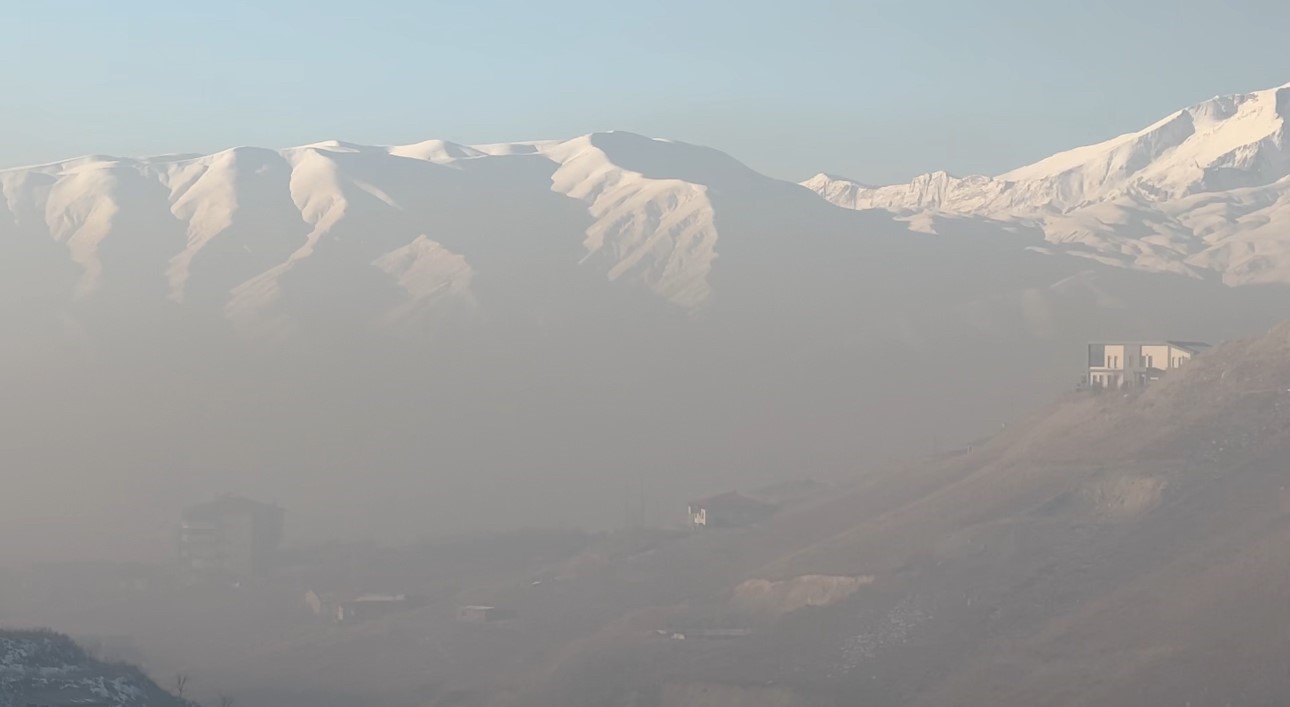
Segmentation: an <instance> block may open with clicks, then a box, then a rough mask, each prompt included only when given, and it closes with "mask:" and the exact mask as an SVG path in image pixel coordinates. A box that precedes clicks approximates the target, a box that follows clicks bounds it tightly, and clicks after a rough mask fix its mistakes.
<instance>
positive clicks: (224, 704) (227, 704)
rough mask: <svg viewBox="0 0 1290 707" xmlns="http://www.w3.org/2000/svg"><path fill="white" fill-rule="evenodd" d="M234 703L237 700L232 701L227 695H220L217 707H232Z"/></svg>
mask: <svg viewBox="0 0 1290 707" xmlns="http://www.w3.org/2000/svg"><path fill="white" fill-rule="evenodd" d="M236 701H237V700H234V699H233V698H232V697H229V696H228V695H220V696H219V707H233V703H234V702H236Z"/></svg>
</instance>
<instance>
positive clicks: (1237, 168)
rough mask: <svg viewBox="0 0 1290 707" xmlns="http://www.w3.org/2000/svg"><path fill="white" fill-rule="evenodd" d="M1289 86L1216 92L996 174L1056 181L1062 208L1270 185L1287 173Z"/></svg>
mask: <svg viewBox="0 0 1290 707" xmlns="http://www.w3.org/2000/svg"><path fill="white" fill-rule="evenodd" d="M1287 115H1290V87H1286V86H1283V87H1280V88H1273V89H1268V90H1265V91H1257V92H1254V93H1247V94H1237V95H1230V96H1218V97H1215V98H1211V99H1210V100H1208V101H1204V102H1202V103H1198V104H1196V105H1194V106H1191V107H1189V108H1186V109H1183V110H1180V111H1178V112H1176V113H1173V114H1171V115H1169V116H1168V117H1166V118H1163V119H1161V120H1159V121H1157V122H1156V123H1154V124H1152V125H1151V126H1149V127H1147V128H1145V129H1143V130H1140V131H1138V132H1134V133H1128V134H1125V135H1121V136H1119V137H1116V138H1112V139H1111V140H1107V141H1106V142H1102V143H1098V144H1095V145H1087V146H1084V147H1079V148H1076V149H1074V150H1069V151H1066V152H1062V153H1058V154H1056V155H1053V156H1052V157H1049V158H1047V159H1044V160H1040V161H1039V162H1036V163H1034V164H1031V165H1027V166H1025V167H1020V168H1018V169H1015V170H1012V171H1010V172H1007V173H1005V174H1002V175H1000V176H999V177H998V179H999V180H1001V181H1006V182H1038V181H1047V182H1050V183H1054V186H1055V187H1056V189H1055V190H1054V192H1053V194H1052V196H1053V203H1054V205H1056V206H1059V207H1070V206H1078V205H1080V204H1083V203H1086V202H1089V201H1095V200H1099V199H1104V198H1107V197H1111V196H1116V195H1118V194H1120V193H1125V192H1131V193H1133V194H1135V195H1140V196H1141V197H1143V198H1145V199H1149V200H1164V199H1171V198H1178V197H1182V196H1186V195H1188V194H1195V193H1199V192H1209V191H1222V190H1226V189H1232V188H1237V187H1250V186H1259V185H1263V184H1269V183H1271V182H1275V181H1277V180H1278V179H1281V178H1282V177H1285V176H1287V175H1290V144H1288V143H1287V139H1286V127H1285V126H1286V117H1287Z"/></svg>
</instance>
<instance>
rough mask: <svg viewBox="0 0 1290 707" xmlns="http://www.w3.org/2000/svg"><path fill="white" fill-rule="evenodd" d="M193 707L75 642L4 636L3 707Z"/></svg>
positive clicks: (0, 666)
mask: <svg viewBox="0 0 1290 707" xmlns="http://www.w3.org/2000/svg"><path fill="white" fill-rule="evenodd" d="M33 704H34V705H45V704H59V705H73V704H86V705H103V706H104V707H192V703H190V702H185V701H184V700H181V699H179V698H177V697H174V696H173V695H170V694H168V693H167V692H165V691H164V690H162V689H161V688H159V687H157V685H156V683H154V682H152V680H149V679H148V678H147V676H145V675H144V674H143V673H142V672H140V671H139V670H138V669H137V668H133V667H129V666H123V665H108V664H105V663H102V662H99V661H97V660H94V659H93V658H91V657H90V656H88V655H87V654H86V653H85V651H84V650H83V649H81V647H80V646H78V645H76V644H75V643H74V642H73V641H72V640H71V639H69V638H67V637H66V636H61V635H58V634H54V633H50V632H43V631H0V706H3V707H24V706H25V705H33Z"/></svg>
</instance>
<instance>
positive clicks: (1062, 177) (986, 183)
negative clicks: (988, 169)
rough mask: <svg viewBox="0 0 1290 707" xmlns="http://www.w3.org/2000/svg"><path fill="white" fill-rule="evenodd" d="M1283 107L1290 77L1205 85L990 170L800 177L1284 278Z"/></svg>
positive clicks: (1241, 279)
mask: <svg viewBox="0 0 1290 707" xmlns="http://www.w3.org/2000/svg"><path fill="white" fill-rule="evenodd" d="M1287 118H1290V84H1286V85H1284V86H1280V87H1277V88H1271V89H1267V90H1263V91H1256V92H1254V93H1245V94H1235V95H1229V96H1217V97H1215V98H1212V99H1209V100H1207V101H1203V102H1201V103H1197V104H1196V105H1193V106H1191V107H1188V108H1185V109H1183V110H1180V111H1177V112H1174V113H1171V114H1170V115H1168V116H1166V117H1164V118H1162V119H1161V120H1158V121H1156V122H1155V123H1153V124H1152V125H1150V126H1148V127H1146V128H1144V129H1142V130H1138V131H1136V132H1131V133H1125V134H1123V135H1120V136H1118V137H1114V138H1111V139H1110V140H1107V141H1105V142H1100V143H1097V144H1093V145H1085V146H1083V147H1077V148H1075V149H1073V150H1067V151H1065V152H1061V153H1058V154H1056V155H1053V156H1051V157H1048V158H1046V159H1043V160H1040V161H1038V162H1035V163H1034V164H1030V165H1027V166H1025V167H1019V168H1017V169H1014V170H1012V171H1009V172H1006V173H1004V174H1002V175H1000V176H998V177H983V176H971V177H954V176H951V175H949V174H946V173H945V172H933V173H930V174H925V175H921V176H919V177H915V178H914V179H913V180H911V181H910V182H909V183H907V184H896V185H890V186H882V187H869V186H865V185H862V184H859V183H858V182H855V181H853V180H850V179H845V178H837V177H831V176H828V175H817V176H815V177H813V178H811V179H809V180H807V181H806V182H803V186H805V187H807V188H808V189H811V190H812V191H815V192H816V193H818V194H820V195H821V196H822V197H824V198H825V199H826V200H828V201H830V202H832V203H834V204H836V205H838V206H842V207H846V208H851V209H886V210H889V211H892V212H896V213H900V214H904V215H905V217H906V218H907V219H909V220H910V221H911V222H913V221H918V222H919V223H928V224H934V222H935V221H936V220H937V219H938V218H943V217H945V216H946V215H951V216H954V217H958V218H961V217H977V218H982V219H989V220H991V221H1007V222H1012V223H1014V224H1016V223H1018V222H1019V223H1020V224H1021V225H1024V226H1034V227H1036V228H1038V229H1040V230H1041V231H1042V232H1043V234H1044V236H1045V238H1046V239H1047V240H1048V241H1049V242H1050V243H1052V244H1053V245H1054V247H1055V248H1056V249H1058V250H1062V251H1064V252H1069V253H1074V254H1077V255H1083V256H1086V257H1089V258H1092V259H1094V260H1097V261H1099V262H1103V263H1109V264H1117V265H1124V266H1129V267H1134V268H1140V269H1146V270H1155V271H1165V272H1174V273H1183V274H1188V275H1193V276H1206V274H1207V273H1217V274H1218V275H1220V276H1221V277H1222V278H1223V279H1224V280H1225V281H1226V282H1228V283H1229V284H1245V283H1264V282H1290V233H1287V232H1286V230H1285V229H1284V224H1286V223H1287V222H1288V221H1290V130H1288V129H1287V127H1286V125H1287ZM932 227H933V228H934V226H932Z"/></svg>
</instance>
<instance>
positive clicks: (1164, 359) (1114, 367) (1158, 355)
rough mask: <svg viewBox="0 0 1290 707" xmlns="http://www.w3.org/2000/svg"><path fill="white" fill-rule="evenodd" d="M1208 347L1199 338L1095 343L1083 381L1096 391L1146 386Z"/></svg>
mask: <svg viewBox="0 0 1290 707" xmlns="http://www.w3.org/2000/svg"><path fill="white" fill-rule="evenodd" d="M1208 348H1209V344H1205V343H1201V342H1199V341H1150V342H1141V341H1137V342H1123V341H1121V342H1094V343H1091V344H1089V345H1088V372H1087V374H1086V375H1085V378H1084V383H1085V385H1086V386H1087V387H1089V388H1092V389H1094V390H1108V389H1118V388H1135V387H1139V386H1144V385H1146V384H1148V383H1150V382H1152V381H1155V380H1159V379H1160V377H1161V376H1162V375H1164V374H1165V373H1167V372H1169V371H1172V370H1175V369H1178V368H1182V367H1183V366H1185V365H1187V363H1189V362H1190V361H1191V360H1192V358H1194V357H1195V356H1197V355H1199V354H1200V353H1201V352H1202V351H1204V350H1205V349H1208Z"/></svg>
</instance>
